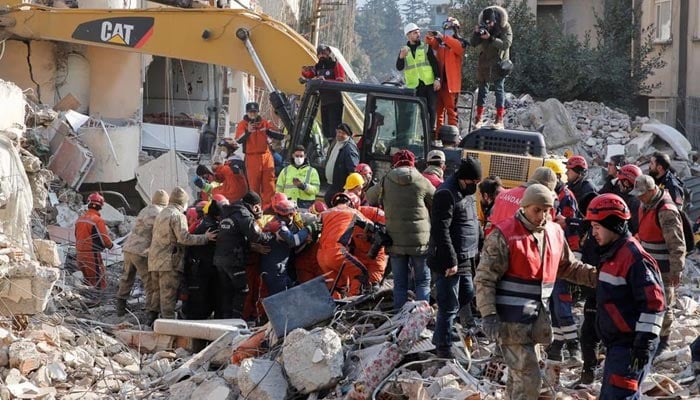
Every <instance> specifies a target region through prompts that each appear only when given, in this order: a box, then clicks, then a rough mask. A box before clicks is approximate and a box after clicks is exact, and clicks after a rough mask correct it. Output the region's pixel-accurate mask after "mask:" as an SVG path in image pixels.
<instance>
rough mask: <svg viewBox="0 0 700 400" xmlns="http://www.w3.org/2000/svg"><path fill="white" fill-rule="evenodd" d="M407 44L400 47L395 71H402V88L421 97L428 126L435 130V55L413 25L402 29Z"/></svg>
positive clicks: (437, 87) (437, 76)
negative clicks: (425, 107) (426, 112)
mask: <svg viewBox="0 0 700 400" xmlns="http://www.w3.org/2000/svg"><path fill="white" fill-rule="evenodd" d="M403 33H404V35H406V38H407V39H408V42H406V45H405V46H403V47H401V50H400V51H399V56H398V58H397V59H396V70H397V71H403V76H404V81H405V82H406V83H405V85H404V86H406V87H407V88H409V89H415V90H416V96H419V97H423V98H424V99H425V102H426V103H427V105H428V117H429V125H428V129H429V130H430V131H431V132H432V131H433V130H434V129H435V102H436V100H437V98H436V97H437V96H436V92H437V91H439V90H440V87H441V86H440V69H439V66H438V61H437V58H436V57H435V53H434V52H433V51H432V50H431V49H430V47H429V46H428V45H427V44H425V43H422V42H421V40H420V28H419V27H418V25H416V24H414V23H412V22H411V23H409V24H406V26H404V28H403Z"/></svg>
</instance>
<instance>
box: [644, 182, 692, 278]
mask: <svg viewBox="0 0 700 400" xmlns="http://www.w3.org/2000/svg"><path fill="white" fill-rule="evenodd" d="M659 201H661V202H663V203H664V204H663V205H662V206H661V207H656V206H654V207H652V208H650V209H648V210H645V209H644V206H643V205H640V206H639V231H638V232H637V237H638V238H639V242H640V243H641V245H642V247H643V248H644V250H646V252H647V253H649V255H651V257H652V258H654V259H655V260H656V262H657V264H658V265H659V270H660V271H661V273H662V274H663V273H667V272H671V264H670V255H669V252H668V246H667V245H666V239H664V234H663V231H662V230H661V226H660V225H659V216H658V215H657V210H658V211H662V210H678V209H677V208H676V206H675V205H674V204H673V200H671V195H669V194H668V192H664V195H663V197H661V200H659ZM681 228H682V226H681Z"/></svg>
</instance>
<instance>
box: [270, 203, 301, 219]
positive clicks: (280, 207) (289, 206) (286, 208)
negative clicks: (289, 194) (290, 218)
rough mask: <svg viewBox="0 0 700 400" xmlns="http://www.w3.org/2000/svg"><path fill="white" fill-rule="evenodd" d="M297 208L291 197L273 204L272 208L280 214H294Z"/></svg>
mask: <svg viewBox="0 0 700 400" xmlns="http://www.w3.org/2000/svg"><path fill="white" fill-rule="evenodd" d="M296 208H297V206H296V204H294V201H292V200H289V199H284V200H282V201H278V202H276V203H274V204H273V205H272V210H273V211H274V212H275V214H279V215H282V216H287V215H291V214H293V213H294V211H295V210H296Z"/></svg>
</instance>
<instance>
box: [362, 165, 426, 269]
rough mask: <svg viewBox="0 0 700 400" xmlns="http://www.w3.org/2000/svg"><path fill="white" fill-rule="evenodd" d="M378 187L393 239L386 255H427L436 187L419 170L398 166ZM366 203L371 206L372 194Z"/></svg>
mask: <svg viewBox="0 0 700 400" xmlns="http://www.w3.org/2000/svg"><path fill="white" fill-rule="evenodd" d="M375 187H381V192H382V200H383V201H382V202H383V204H384V212H385V213H386V228H387V231H388V233H389V236H391V239H392V240H393V244H392V245H391V246H390V247H389V248H387V253H389V254H401V255H411V256H415V255H423V254H426V253H427V251H428V242H429V240H430V209H431V207H432V206H433V193H435V187H434V186H433V184H432V183H430V181H428V180H427V179H425V177H423V175H421V174H420V172H418V170H417V169H415V168H413V167H399V168H394V169H392V170H391V171H389V173H388V174H387V175H386V177H385V178H384V179H383V180H382V182H381V183H380V184H379V185H377V186H375ZM372 189H374V187H373V188H372ZM373 192H375V191H373ZM376 192H379V189H377V190H376ZM367 200H368V201H369V203H370V204H372V200H371V199H370V194H369V193H368V194H367Z"/></svg>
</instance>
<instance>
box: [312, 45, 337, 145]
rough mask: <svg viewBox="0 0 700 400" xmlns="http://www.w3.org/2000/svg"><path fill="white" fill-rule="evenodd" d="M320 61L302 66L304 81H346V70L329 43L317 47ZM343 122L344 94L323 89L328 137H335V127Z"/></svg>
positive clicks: (323, 125)
mask: <svg viewBox="0 0 700 400" xmlns="http://www.w3.org/2000/svg"><path fill="white" fill-rule="evenodd" d="M316 54H317V55H318V62H317V63H316V65H314V66H305V67H302V71H301V76H302V77H303V78H302V81H305V80H307V79H323V80H328V81H338V82H345V70H344V69H343V66H342V65H340V63H339V62H337V61H336V60H335V57H334V56H333V54H332V52H331V48H330V47H329V46H328V45H325V44H320V45H319V46H318V47H317V48H316ZM341 122H343V96H342V93H340V92H326V91H321V128H322V129H323V135H324V136H325V137H326V139H329V140H330V139H332V138H334V137H335V127H336V126H338V125H339V124H340V123H341Z"/></svg>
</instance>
